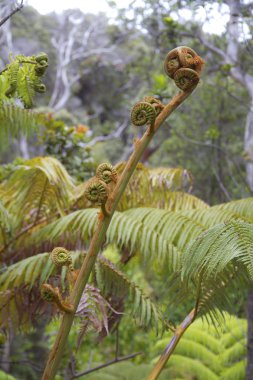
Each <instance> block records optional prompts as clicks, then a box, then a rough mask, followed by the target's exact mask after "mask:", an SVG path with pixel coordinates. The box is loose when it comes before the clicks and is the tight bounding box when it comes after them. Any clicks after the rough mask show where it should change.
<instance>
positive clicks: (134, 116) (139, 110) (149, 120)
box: [131, 102, 156, 127]
mask: <svg viewBox="0 0 253 380" xmlns="http://www.w3.org/2000/svg"><path fill="white" fill-rule="evenodd" d="M155 118H156V110H155V107H153V105H152V104H150V103H148V102H138V103H136V104H135V105H134V107H133V109H132V111H131V122H132V123H133V124H134V125H136V126H137V127H140V126H142V125H145V124H148V125H150V126H151V125H153V124H154V122H155Z"/></svg>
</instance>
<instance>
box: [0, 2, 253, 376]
mask: <svg viewBox="0 0 253 380" xmlns="http://www.w3.org/2000/svg"><path fill="white" fill-rule="evenodd" d="M108 4H109V6H110V7H111V8H112V10H113V17H108V16H107V15H106V14H104V13H99V14H91V13H85V12H83V11H80V10H78V9H73V10H66V11H63V12H62V13H50V14H47V15H41V14H39V13H38V11H36V9H34V8H32V7H30V6H24V7H23V8H22V10H21V11H19V12H17V13H16V14H15V15H14V16H13V17H12V18H11V19H10V20H9V21H8V22H6V23H5V24H4V25H3V26H2V27H1V29H0V41H1V47H2V49H1V65H2V69H4V67H5V65H6V64H7V63H8V62H9V54H10V52H11V53H12V55H13V56H15V55H16V54H24V55H27V56H31V55H34V54H35V55H36V54H38V53H39V52H46V53H47V54H48V58H49V67H48V69H47V73H46V75H45V76H44V78H43V82H44V83H45V84H46V88H47V91H46V93H45V94H43V95H40V96H37V98H36V102H35V105H34V106H33V109H34V110H35V111H37V112H43V113H44V114H45V115H46V116H45V118H44V120H43V122H41V124H40V125H39V126H38V128H37V130H36V133H29V134H28V136H27V135H26V134H21V135H19V136H18V137H17V138H12V139H11V140H10V141H9V143H8V144H0V149H1V150H0V163H1V167H0V180H1V182H4V181H5V180H6V179H8V178H9V176H10V175H11V173H13V172H14V171H15V169H16V168H17V167H18V165H20V164H24V163H25V162H26V160H27V159H31V158H34V157H37V156H48V155H50V156H52V157H55V158H56V159H58V160H59V161H60V162H61V163H62V164H63V165H64V166H65V168H66V169H67V171H68V173H69V174H70V175H71V176H72V177H73V178H74V180H75V183H76V184H81V183H83V182H84V181H86V180H87V179H89V178H90V177H91V176H93V175H94V173H95V169H96V167H97V165H98V164H99V163H101V162H107V161H108V162H111V163H112V164H116V163H119V162H122V161H125V160H126V159H127V158H128V157H129V155H130V154H131V152H132V150H133V141H134V140H135V139H137V138H138V137H139V133H140V132H139V130H137V129H136V128H134V127H133V126H131V127H129V116H130V109H131V107H132V106H133V104H135V103H136V102H137V101H138V100H139V99H141V98H143V97H144V96H146V95H155V96H157V97H158V98H159V99H161V100H163V101H164V102H165V101H167V100H168V99H170V98H171V96H172V94H173V93H174V92H175V86H174V84H172V83H168V78H167V77H166V76H165V74H164V73H163V67H162V63H163V61H164V58H165V56H166V54H167V52H168V51H169V50H171V49H173V48H175V47H176V46H180V45H187V46H190V47H191V48H193V49H194V50H195V51H197V53H198V54H199V55H200V56H201V57H202V58H203V59H204V60H205V62H206V64H205V70H204V73H203V76H202V79H201V83H200V85H199V87H198V89H197V90H196V92H195V93H194V96H192V97H191V99H190V100H188V101H187V102H186V103H185V104H184V105H183V106H182V107H181V108H180V110H179V111H177V112H175V113H174V114H173V115H172V116H171V117H170V119H169V121H168V122H166V123H165V125H164V126H163V128H162V129H161V130H160V131H159V133H158V135H157V136H156V139H155V140H154V141H153V142H152V144H151V145H150V146H149V148H148V149H147V150H146V151H145V153H144V156H143V158H142V164H144V165H145V166H147V167H151V168H156V167H166V168H167V167H169V168H182V169H181V171H180V173H181V177H180V184H178V183H176V184H174V185H175V190H178V189H180V190H182V189H183V190H184V191H185V192H188V193H190V194H192V195H195V196H197V197H199V198H201V199H202V200H203V201H204V202H206V203H207V204H208V205H211V206H213V205H216V204H220V203H224V202H229V201H232V200H237V199H242V198H246V197H249V196H251V195H252V191H253V174H252V173H253V170H252V167H253V160H252V157H253V149H252V141H253V116H252V101H253V71H252V63H253V44H252V8H253V4H252V3H251V2H249V1H242V0H241V1H239V0H232V1H217V2H214V1H163V0H160V1H159V0H156V1H153V0H148V1H145V2H139V1H132V2H131V3H130V4H129V6H127V7H126V8H120V7H119V3H117V4H116V3H114V2H113V1H109V2H108ZM0 5H1V8H0V12H1V18H3V17H4V16H5V15H7V14H9V13H10V11H11V9H13V7H14V6H15V2H13V1H4V0H1V2H0ZM176 202H177V201H176V200H175V206H173V207H174V208H176V207H177V206H176ZM252 213H253V212H252ZM109 251H110V252H109V253H108V255H109V256H110V257H116V256H117V255H118V254H119V253H118V251H117V249H116V248H115V247H113V246H111V247H110V248H109ZM125 255H126V256H127V253H125ZM126 260H128V258H127V259H126ZM13 263H15V257H14V259H12V260H10V261H9V262H8V263H7V265H10V264H13ZM123 264H124V263H123ZM137 264H138V265H137ZM137 264H136V262H135V263H134V264H132V265H130V266H129V268H128V269H127V271H128V274H129V275H130V277H132V278H134V280H135V281H136V282H137V284H138V285H140V286H142V287H143V288H144V289H145V290H146V291H147V292H148V293H149V294H153V297H154V298H156V299H159V300H160V301H162V300H163V297H164V295H165V294H164V293H165V290H164V291H163V290H162V291H161V290H159V289H160V288H161V285H162V284H163V281H164V279H163V278H160V279H159V277H158V278H153V277H152V278H150V276H151V275H152V276H153V274H151V273H150V272H149V271H148V270H147V268H145V265H144V268H143V267H142V266H141V265H140V263H137ZM5 265H6V264H5ZM5 268H6V267H5V266H3V271H4V270H5ZM234 298H235V300H236V303H235V304H234V305H233V310H230V312H233V314H234V315H236V316H237V318H242V319H245V318H247V315H249V312H248V314H247V305H248V307H249V305H250V300H251V298H250V296H249V299H248V301H247V291H246V290H244V289H241V293H240V298H239V301H238V294H237V293H235V294H234ZM163 301H164V300H163ZM166 302H167V303H169V301H168V300H167V301H166ZM185 310H186V308H185V305H180V307H179V308H178V310H177V311H176V313H174V315H173V316H174V318H175V322H176V323H177V322H178V321H180V320H181V319H182V317H183V316H184V315H185ZM252 313H253V312H252ZM36 323H37V326H36V329H35V330H34V331H33V332H29V334H28V332H26V333H24V331H22V332H19V333H18V332H17V331H16V330H15V329H14V328H13V329H10V331H9V332H8V334H7V338H6V334H3V338H2V346H1V353H2V359H1V367H2V369H3V370H4V371H5V372H8V373H11V374H12V375H13V376H14V377H16V379H19V380H23V379H27V380H29V379H31V380H33V379H38V378H39V376H40V375H39V374H40V371H41V367H40V365H38V363H39V364H41V363H42V360H41V359H40V358H41V357H43V358H46V355H47V349H48V344H49V343H48V339H49V337H50V336H53V335H54V331H55V329H56V330H57V321H53V322H51V324H49V325H48V319H47V318H46V317H45V318H44V319H43V320H42V321H36ZM134 329H135V327H134V322H133V323H132V324H131V323H130V324H129V321H128V322H125V323H124V318H123V322H122V326H121V331H120V346H121V347H122V353H123V354H127V353H129V352H131V350H132V351H133V352H135V351H142V352H145V355H146V356H145V360H146V362H147V363H149V361H150V360H151V359H154V357H155V356H156V355H157V351H155V350H157V347H156V349H152V344H151V343H150V345H148V344H147V342H146V341H147V340H148V341H149V340H150V339H151V338H150V336H152V334H153V333H152V332H151V333H150V332H141V331H139V330H138V333H136V332H134V331H135V330H134ZM103 333H104V332H101V331H100V335H99V338H97V337H96V338H95V337H94V336H93V335H91V336H90V337H89V342H88V343H86V344H89V345H90V346H89V349H90V347H92V349H90V350H91V351H92V355H91V356H90V355H88V353H87V352H86V351H85V346H81V350H84V351H81V353H79V355H80V357H82V358H83V359H82V360H84V361H85V360H87V361H91V360H93V361H94V362H97V363H98V362H99V363H100V362H103V361H104V360H105V359H106V358H107V356H109V355H110V353H111V352H112V348H111V346H112V341H113V339H112V338H111V341H110V338H109V340H108V342H109V343H107V345H106V346H105V347H106V348H105V351H104V352H103V353H101V352H100V351H99V347H100V344H98V341H99V342H100V341H101V340H102V338H103ZM27 334H28V335H27ZM76 334H77V333H76ZM149 334H151V335H149ZM214 334H215V333H214ZM133 335H134V339H133ZM75 339H76V336H75V333H73V335H72V336H71V342H72V343H71V344H73V346H74V340H75ZM130 347H131V349H130ZM245 347H246V344H245V345H244V354H243V355H244V356H245V355H246V354H245ZM152 350H153V351H152ZM186 356H187V355H186ZM240 359H241V358H240ZM138 360H139V362H140V359H139V357H138V358H136V363H137V364H138ZM27 364H28V365H27ZM137 364H136V365H137ZM64 365H65V367H64ZM64 365H63V368H65V369H63V370H62V371H63V373H64V376H65V377H64V379H68V377H67V376H69V374H68V371H67V370H66V367H67V366H68V361H67V359H66V362H65V363H64ZM86 365H87V363H86ZM84 368H85V367H83V368H79V369H80V370H81V369H82V370H83V369H84ZM185 376H186V377H184V378H185V379H186V378H192V377H187V376H190V370H189V371H188V374H187V375H185ZM87 378H89V377H87ZM197 378H199V379H204V377H202V378H201V377H197ZM210 378H211V377H210Z"/></svg>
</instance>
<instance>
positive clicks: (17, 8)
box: [0, 0, 24, 27]
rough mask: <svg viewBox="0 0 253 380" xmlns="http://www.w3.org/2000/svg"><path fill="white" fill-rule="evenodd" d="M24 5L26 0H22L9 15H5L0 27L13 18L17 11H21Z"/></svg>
mask: <svg viewBox="0 0 253 380" xmlns="http://www.w3.org/2000/svg"><path fill="white" fill-rule="evenodd" d="M23 6H24V0H21V3H20V4H19V5H17V7H16V8H15V9H14V10H13V11H11V13H9V14H8V15H7V16H5V17H3V18H2V20H0V27H1V26H2V25H3V24H4V23H5V22H6V21H8V20H9V18H11V17H12V16H13V15H14V14H15V13H17V12H19V11H20V10H21V9H22V8H23Z"/></svg>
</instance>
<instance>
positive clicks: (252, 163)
mask: <svg viewBox="0 0 253 380" xmlns="http://www.w3.org/2000/svg"><path fill="white" fill-rule="evenodd" d="M251 92H252V97H251V104H250V110H249V112H248V116H247V122H246V128H245V137H244V149H245V152H246V153H247V165H246V170H247V181H248V184H249V187H250V190H251V192H252V194H253V82H252V89H251Z"/></svg>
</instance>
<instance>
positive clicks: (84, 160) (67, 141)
mask: <svg viewBox="0 0 253 380" xmlns="http://www.w3.org/2000/svg"><path fill="white" fill-rule="evenodd" d="M61 115H62V116H64V113H63V112H61V113H60V114H59V116H57V115H56V116H55V115H52V114H51V113H49V114H47V115H45V116H44V120H43V125H44V129H43V130H42V132H41V133H40V144H41V145H43V147H44V149H45V152H46V154H47V155H50V156H53V157H55V158H57V159H58V160H60V161H61V163H62V164H63V165H64V166H65V168H66V169H67V170H68V172H69V173H70V175H72V176H74V177H75V178H77V179H78V180H79V181H84V180H87V179H88V178H90V177H91V176H92V175H94V172H95V164H94V160H93V158H92V155H91V152H90V148H88V147H87V148H85V147H84V146H85V143H87V142H88V138H87V133H88V132H89V127H88V126H87V125H82V124H76V123H75V124H73V125H71V124H70V123H71V121H72V120H68V121H67V122H65V121H64V120H62V119H61ZM72 122H73V121H72ZM69 124H70V125H69Z"/></svg>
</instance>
